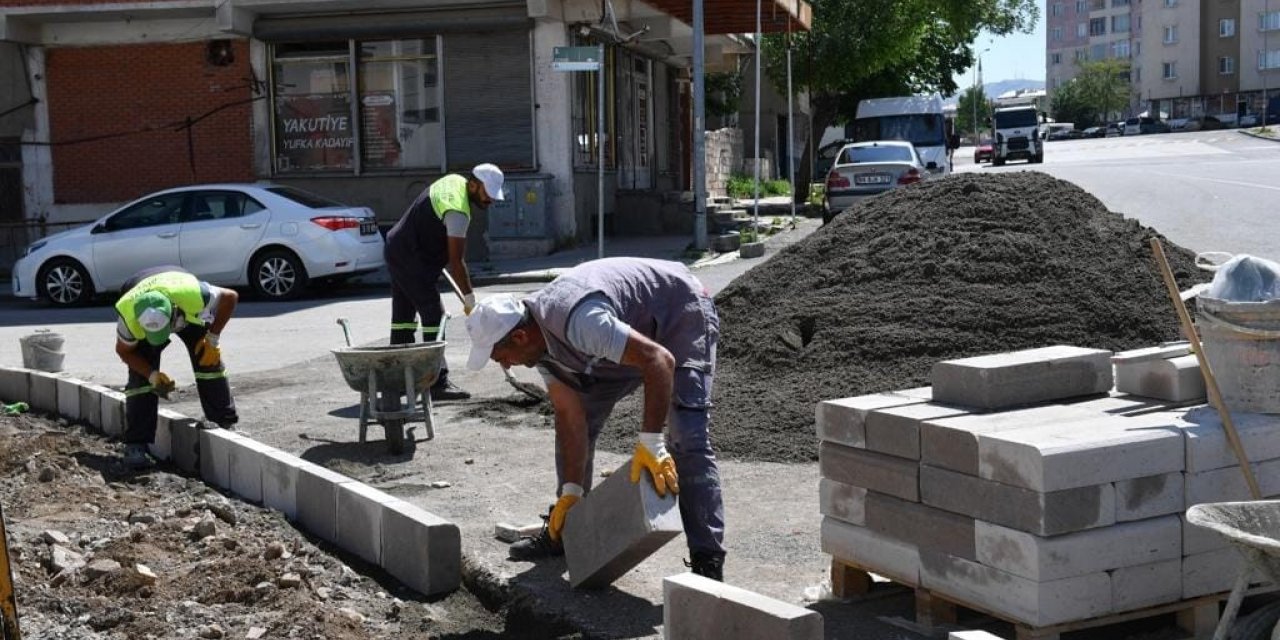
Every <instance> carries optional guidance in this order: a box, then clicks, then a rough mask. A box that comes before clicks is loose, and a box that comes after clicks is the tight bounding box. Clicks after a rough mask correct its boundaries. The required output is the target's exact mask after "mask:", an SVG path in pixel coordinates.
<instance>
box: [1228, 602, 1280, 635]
mask: <svg viewBox="0 0 1280 640" xmlns="http://www.w3.org/2000/svg"><path fill="white" fill-rule="evenodd" d="M1277 622H1280V600H1276V601H1274V602H1268V603H1267V604H1264V605H1262V606H1261V607H1258V608H1257V609H1254V610H1253V611H1252V612H1250V613H1249V615H1247V616H1241V617H1240V619H1239V620H1236V623H1235V625H1233V626H1232V627H1231V636H1230V638H1231V640H1271V638H1272V637H1273V636H1272V635H1271V632H1272V630H1273V629H1275V627H1276V623H1277Z"/></svg>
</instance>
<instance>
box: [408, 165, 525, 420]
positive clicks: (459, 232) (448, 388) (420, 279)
mask: <svg viewBox="0 0 1280 640" xmlns="http://www.w3.org/2000/svg"><path fill="white" fill-rule="evenodd" d="M502 182H503V175H502V170H501V169H499V168H498V167H496V166H494V165H492V164H480V165H476V166H475V168H473V169H472V170H471V175H470V176H469V177H464V176H461V175H458V174H456V173H454V174H449V175H447V176H445V177H443V178H440V179H439V180H436V181H435V182H433V183H431V186H430V187H428V188H426V189H424V190H423V192H422V193H421V194H420V195H419V196H418V199H417V200H414V201H413V204H411V205H409V210H408V211H406V212H405V214H404V215H403V216H401V218H400V220H399V221H398V222H396V224H395V226H394V227H392V228H391V231H389V232H387V245H386V249H385V250H384V252H385V256H386V261H387V271H389V272H390V274H391V344H410V343H412V342H414V339H415V334H416V333H417V332H418V329H419V328H421V329H422V339H423V341H425V342H431V341H433V340H435V339H437V336H439V335H440V328H441V327H440V322H441V320H442V319H443V318H444V305H443V304H442V303H441V302H440V294H439V292H437V290H436V286H437V284H438V283H439V281H440V271H441V270H443V269H446V268H447V269H448V270H449V273H450V274H452V275H453V279H454V281H455V282H457V283H458V288H459V289H461V290H462V293H463V297H464V298H465V302H464V307H465V308H464V309H463V311H464V312H465V313H470V312H471V307H473V306H475V294H474V293H473V292H472V290H471V278H470V276H469V275H468V274H467V263H466V255H467V254H466V252H467V227H468V226H470V224H471V207H472V206H476V207H479V208H481V209H488V208H489V205H490V204H492V203H493V201H494V200H502V199H503V195H502ZM415 315H416V316H418V317H419V318H420V319H421V321H422V324H421V325H419V324H418V322H416V321H415V320H414V316H415ZM470 397H471V394H470V393H467V392H466V391H463V390H462V389H459V388H458V387H457V386H455V385H454V384H453V383H452V382H451V381H450V380H449V365H448V364H447V363H445V362H444V361H443V360H441V365H440V375H439V377H438V378H436V381H435V383H434V384H433V385H432V386H431V399H432V400H465V399H467V398H470Z"/></svg>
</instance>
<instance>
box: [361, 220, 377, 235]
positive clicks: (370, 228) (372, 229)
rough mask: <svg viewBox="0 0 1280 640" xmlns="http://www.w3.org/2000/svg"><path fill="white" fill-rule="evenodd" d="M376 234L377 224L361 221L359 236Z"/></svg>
mask: <svg viewBox="0 0 1280 640" xmlns="http://www.w3.org/2000/svg"><path fill="white" fill-rule="evenodd" d="M377 232H378V223H376V222H372V221H368V220H366V221H363V222H361V223H360V235H362V236H371V235H373V234H375V233H377Z"/></svg>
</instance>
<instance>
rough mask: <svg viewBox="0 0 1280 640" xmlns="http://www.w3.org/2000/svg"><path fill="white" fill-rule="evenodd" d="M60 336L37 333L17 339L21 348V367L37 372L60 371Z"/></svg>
mask: <svg viewBox="0 0 1280 640" xmlns="http://www.w3.org/2000/svg"><path fill="white" fill-rule="evenodd" d="M62 343H63V339H62V334H59V333H53V332H51V331H37V332H35V333H33V334H31V335H26V336H23V337H21V338H18V344H20V345H21V346H22V366H24V367H26V368H28V369H35V370H37V371H48V372H50V373H57V372H59V371H62V359H63V357H64V354H63V353H62Z"/></svg>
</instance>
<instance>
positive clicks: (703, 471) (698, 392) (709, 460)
mask: <svg viewBox="0 0 1280 640" xmlns="http://www.w3.org/2000/svg"><path fill="white" fill-rule="evenodd" d="M712 379H713V376H712V374H710V373H705V372H703V371H698V370H697V369H688V368H678V369H676V371H675V384H674V388H673V390H672V394H671V413H670V415H669V417H668V420H667V449H668V450H669V451H670V453H671V457H672V458H673V459H674V460H675V463H676V473H677V474H679V476H680V478H679V481H680V498H679V499H680V519H681V521H682V522H683V524H684V534H685V537H686V538H687V540H688V543H689V550H690V551H691V552H692V551H702V552H708V553H717V554H723V553H724V502H723V500H722V499H721V496H720V469H719V467H718V466H717V465H716V455H715V451H713V450H712V448H711V439H710V437H709V435H708V433H707V431H708V426H709V425H710V422H711V385H712ZM640 385H641V380H640V379H639V378H633V379H627V380H597V381H595V382H594V383H593V384H592V385H591V387H590V389H589V390H587V391H585V392H581V393H580V394H579V395H580V397H581V399H582V406H583V408H584V409H585V410H586V415H587V437H588V445H587V466H586V471H585V475H583V487H582V488H583V489H584V490H585V491H590V490H591V482H592V477H593V475H594V471H593V467H594V462H595V451H596V438H598V437H599V435H600V429H601V428H603V427H604V423H605V421H606V420H608V418H609V414H610V413H612V412H613V407H614V405H616V404H617V403H618V401H619V400H621V399H622V398H624V397H626V396H627V395H629V394H630V393H632V392H633V391H635V390H636V389H637V388H639V387H640ZM556 475H557V479H558V480H559V481H558V482H557V484H556V487H557V491H558V488H559V487H560V486H562V485H563V484H564V462H563V460H562V459H561V456H560V442H559V439H558V438H557V442H556ZM641 482H652V480H651V479H650V478H649V477H648V474H645V475H644V477H643V478H642V479H641Z"/></svg>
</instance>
